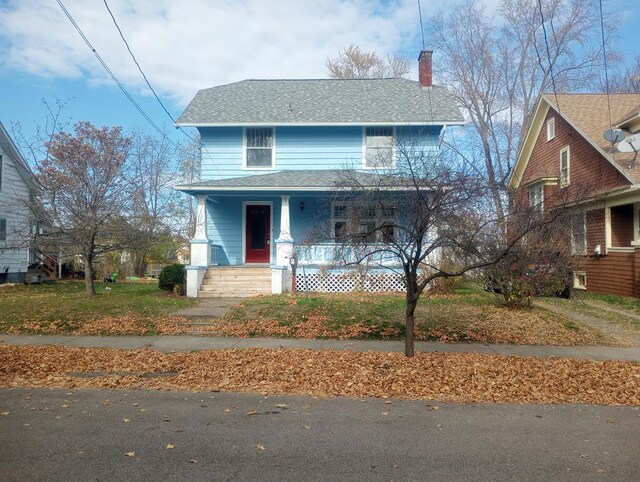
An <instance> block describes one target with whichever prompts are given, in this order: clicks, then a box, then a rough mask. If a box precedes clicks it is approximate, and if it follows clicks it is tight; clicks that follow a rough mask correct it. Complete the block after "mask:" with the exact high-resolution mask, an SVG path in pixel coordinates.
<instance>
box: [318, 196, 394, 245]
mask: <svg viewBox="0 0 640 482" xmlns="http://www.w3.org/2000/svg"><path fill="white" fill-rule="evenodd" d="M337 205H342V206H345V208H346V209H345V213H344V216H336V215H335V214H336V211H335V206H337ZM353 206H354V203H352V202H349V201H333V202H332V203H331V228H330V229H331V236H330V237H331V239H334V240H335V239H336V235H335V234H336V223H345V228H346V234H347V235H349V234H351V235H353V234H355V233H362V232H363V231H362V227H363V225H364V224H366V220H364V219H361V220H359V225H358V226H354V225H353V222H354V221H355V220H354V215H353V209H354V207H353ZM370 207H371V208H372V209H375V214H374V217H373V218H370V219H372V220H373V222H374V223H375V226H376V228H378V227H381V226H382V225H383V224H384V223H385V222H387V221H391V224H392V225H393V226H394V233H393V236H394V237H396V239H397V235H398V233H397V229H396V227H395V226H396V224H397V223H396V216H397V213H396V210H395V208H394V209H393V214H392V215H389V214H386V213H384V208H383V206H382V205H381V204H380V203H371V206H370ZM384 236H385V234H384V232H383V231H382V230H381V229H378V230H377V231H376V233H375V241H374V242H379V243H383V242H386V241H385V239H384Z"/></svg>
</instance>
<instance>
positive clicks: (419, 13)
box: [418, 0, 426, 50]
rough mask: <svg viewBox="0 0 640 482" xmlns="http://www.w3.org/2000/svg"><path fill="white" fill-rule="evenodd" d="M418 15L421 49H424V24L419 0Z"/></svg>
mask: <svg viewBox="0 0 640 482" xmlns="http://www.w3.org/2000/svg"><path fill="white" fill-rule="evenodd" d="M418 15H419V16H420V33H421V34H422V50H426V44H425V41H424V26H423V25H422V6H421V5H420V0H418Z"/></svg>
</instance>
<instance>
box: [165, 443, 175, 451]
mask: <svg viewBox="0 0 640 482" xmlns="http://www.w3.org/2000/svg"><path fill="white" fill-rule="evenodd" d="M173 448H175V446H174V445H171V444H167V447H166V450H170V449H173Z"/></svg>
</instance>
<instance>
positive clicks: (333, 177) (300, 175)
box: [176, 169, 401, 192]
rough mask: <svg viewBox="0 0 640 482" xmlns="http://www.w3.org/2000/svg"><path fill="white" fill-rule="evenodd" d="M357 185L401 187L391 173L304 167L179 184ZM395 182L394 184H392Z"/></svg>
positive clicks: (204, 187) (257, 187) (226, 187)
mask: <svg viewBox="0 0 640 482" xmlns="http://www.w3.org/2000/svg"><path fill="white" fill-rule="evenodd" d="M354 184H355V185H358V186H362V187H380V186H381V185H384V186H386V187H389V188H391V187H396V188H397V187H399V186H400V184H401V183H399V182H398V180H397V179H396V180H394V178H391V177H389V176H381V175H379V174H375V173H369V172H361V171H332V170H328V169H325V170H319V169H317V170H301V171H280V172H273V173H269V174H256V175H251V176H243V177H233V178H230V179H216V180H212V181H203V182H196V183H193V184H183V185H180V186H176V189H178V190H179V191H184V192H205V191H208V192H212V191H282V190H283V189H284V190H287V191H331V190H333V189H336V190H340V189H345V188H348V186H353V185H354ZM390 184H392V186H390Z"/></svg>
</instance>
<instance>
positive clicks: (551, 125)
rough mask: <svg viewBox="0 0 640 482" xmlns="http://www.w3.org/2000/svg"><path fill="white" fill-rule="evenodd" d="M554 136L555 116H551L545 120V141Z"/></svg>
mask: <svg viewBox="0 0 640 482" xmlns="http://www.w3.org/2000/svg"><path fill="white" fill-rule="evenodd" d="M555 136H556V118H555V117H552V118H551V119H549V120H548V121H547V142H549V141H550V140H552V139H553V138H554V137H555Z"/></svg>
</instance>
